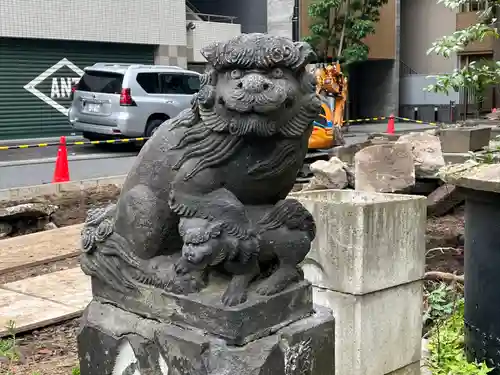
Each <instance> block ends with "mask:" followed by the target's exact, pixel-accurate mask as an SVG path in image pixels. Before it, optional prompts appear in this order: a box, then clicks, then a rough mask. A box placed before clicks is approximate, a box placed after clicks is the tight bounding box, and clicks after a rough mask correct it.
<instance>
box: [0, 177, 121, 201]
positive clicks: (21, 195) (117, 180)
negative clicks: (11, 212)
mask: <svg viewBox="0 0 500 375" xmlns="http://www.w3.org/2000/svg"><path fill="white" fill-rule="evenodd" d="M125 177H126V175H120V176H110V177H100V178H94V179H88V180H81V181H70V182H63V183H59V184H45V185H34V186H22V187H16V188H10V189H1V190H0V202H8V201H12V200H22V199H33V198H38V197H43V196H45V195H59V194H61V193H65V192H71V191H82V190H85V189H88V188H95V187H99V186H106V185H115V186H118V187H121V186H123V183H124V181H125Z"/></svg>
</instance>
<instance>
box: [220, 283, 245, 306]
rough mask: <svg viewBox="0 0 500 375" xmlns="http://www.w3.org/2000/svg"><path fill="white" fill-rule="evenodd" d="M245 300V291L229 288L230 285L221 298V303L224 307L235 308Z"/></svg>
mask: <svg viewBox="0 0 500 375" xmlns="http://www.w3.org/2000/svg"><path fill="white" fill-rule="evenodd" d="M246 300H247V293H246V290H245V289H240V288H231V285H229V287H228V288H227V289H226V291H225V292H224V295H223V296H222V303H223V304H224V305H225V306H236V305H239V304H241V303H243V302H245V301H246Z"/></svg>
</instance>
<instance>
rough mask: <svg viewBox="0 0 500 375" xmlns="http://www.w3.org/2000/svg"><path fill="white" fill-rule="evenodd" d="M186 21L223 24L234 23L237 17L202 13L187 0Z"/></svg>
mask: <svg viewBox="0 0 500 375" xmlns="http://www.w3.org/2000/svg"><path fill="white" fill-rule="evenodd" d="M186 9H187V11H186V19H187V20H188V21H205V22H223V23H234V20H235V19H236V18H237V17H233V16H222V15H220V14H208V13H202V12H200V11H199V9H198V8H196V7H195V6H194V5H193V4H191V2H190V1H189V0H186Z"/></svg>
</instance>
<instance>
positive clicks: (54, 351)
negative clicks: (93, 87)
mask: <svg viewBox="0 0 500 375" xmlns="http://www.w3.org/2000/svg"><path fill="white" fill-rule="evenodd" d="M118 194H119V189H118V188H116V187H108V188H106V189H101V190H99V191H96V190H92V189H90V190H88V191H86V192H84V193H83V194H81V193H67V194H64V195H63V196H61V197H46V200H45V201H49V202H51V203H53V204H56V205H58V206H59V210H58V211H57V212H56V213H55V214H54V222H55V223H56V224H57V225H58V226H66V225H73V224H78V223H81V222H83V221H84V219H85V217H86V212H87V210H88V209H89V208H94V207H103V206H106V205H107V204H109V203H112V202H114V201H116V199H117V197H118ZM38 201H40V200H38ZM20 203H25V202H20ZM10 204H12V203H10ZM463 231H464V217H463V210H462V209H458V210H457V211H456V212H454V213H453V214H451V215H447V216H443V217H440V218H430V219H429V220H428V221H427V270H433V271H443V272H451V273H454V272H456V273H457V274H462V273H463ZM431 249H432V250H431ZM77 265H78V258H77V257H74V258H69V259H65V260H60V261H57V262H52V263H50V264H44V265H39V266H35V267H31V268H26V269H22V270H17V271H14V272H10V273H6V274H3V275H0V284H3V283H7V282H12V281H17V280H21V279H24V278H27V277H32V276H36V275H41V274H45V273H50V272H54V271H57V270H62V269H67V268H71V267H75V266H77ZM78 326H79V319H73V320H71V321H67V322H65V323H62V324H59V325H53V326H50V327H47V328H42V329H39V330H36V331H33V332H30V333H26V334H21V335H18V337H16V342H17V343H16V346H17V348H18V351H19V354H20V360H19V361H16V363H10V364H8V363H7V361H6V359H5V358H2V357H0V374H2V375H4V374H8V375H10V374H9V372H8V370H10V371H11V373H12V374H13V375H14V374H15V375H74V374H73V373H72V371H73V369H74V368H76V367H77V366H78V354H77V346H76V336H77V333H78ZM5 369H7V370H5Z"/></svg>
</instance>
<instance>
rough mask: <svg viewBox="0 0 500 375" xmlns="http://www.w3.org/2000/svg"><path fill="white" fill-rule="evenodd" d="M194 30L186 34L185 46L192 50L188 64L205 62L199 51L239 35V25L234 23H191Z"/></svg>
mask: <svg viewBox="0 0 500 375" xmlns="http://www.w3.org/2000/svg"><path fill="white" fill-rule="evenodd" d="M192 22H193V24H194V26H195V28H194V30H189V31H188V33H187V46H188V48H192V49H193V56H192V58H191V56H188V57H189V62H205V61H206V60H205V58H204V57H203V56H202V55H201V53H200V50H201V49H202V48H203V47H206V46H208V45H209V44H211V43H214V42H219V41H224V40H228V39H231V38H233V37H235V36H237V35H240V34H241V25H240V24H236V23H222V22H220V23H219V22H204V21H192Z"/></svg>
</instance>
